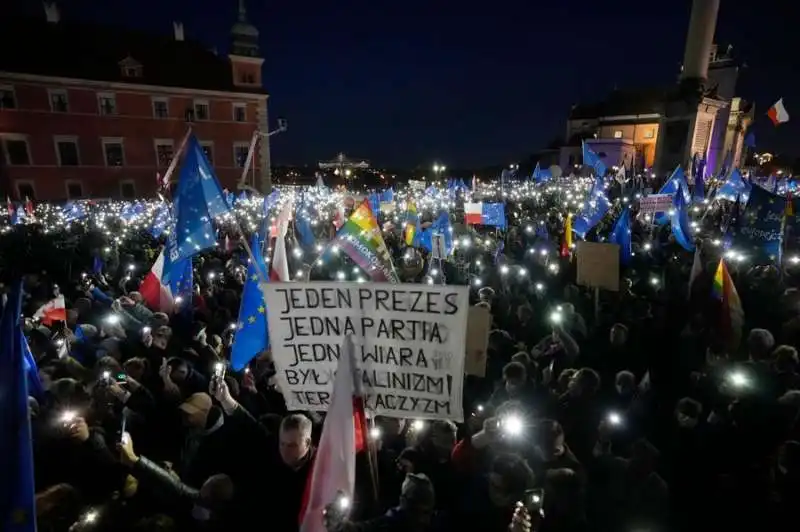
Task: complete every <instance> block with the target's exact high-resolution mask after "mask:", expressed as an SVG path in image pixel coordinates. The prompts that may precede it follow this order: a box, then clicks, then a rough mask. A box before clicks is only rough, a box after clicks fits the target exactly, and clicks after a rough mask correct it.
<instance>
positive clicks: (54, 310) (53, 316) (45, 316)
mask: <svg viewBox="0 0 800 532" xmlns="http://www.w3.org/2000/svg"><path fill="white" fill-rule="evenodd" d="M33 317H34V318H39V320H40V321H41V322H42V324H44V325H51V324H52V323H53V322H54V321H67V306H66V304H65V303H64V296H56V297H55V298H53V299H51V300H50V301H48V302H47V303H45V304H44V305H42V306H41V307H39V310H37V311H36V312H35V313H34V315H33Z"/></svg>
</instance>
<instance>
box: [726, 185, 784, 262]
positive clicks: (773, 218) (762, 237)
mask: <svg viewBox="0 0 800 532" xmlns="http://www.w3.org/2000/svg"><path fill="white" fill-rule="evenodd" d="M785 209H786V198H784V197H783V196H778V195H776V194H773V193H771V192H769V191H768V190H764V189H763V188H761V187H760V186H758V185H754V186H753V189H752V190H751V191H750V199H749V200H748V201H747V207H745V209H744V213H743V214H742V219H741V220H740V222H739V232H738V234H737V235H736V236H735V238H734V246H735V247H736V249H737V251H741V252H742V253H744V254H745V255H749V257H748V258H749V259H750V260H752V263H754V264H763V263H764V262H768V261H777V260H780V256H781V242H782V241H783V215H784V212H785Z"/></svg>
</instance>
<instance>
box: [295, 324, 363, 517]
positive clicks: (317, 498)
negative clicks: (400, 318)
mask: <svg viewBox="0 0 800 532" xmlns="http://www.w3.org/2000/svg"><path fill="white" fill-rule="evenodd" d="M334 379H335V380H334V381H333V397H332V398H331V405H330V407H329V408H328V415H327V417H326V418H325V424H324V425H323V427H322V437H321V438H320V441H319V448H318V449H317V455H316V457H315V458H314V465H313V467H312V469H311V473H310V474H309V476H308V480H307V481H306V489H305V493H304V494H303V502H302V504H301V506H300V516H299V517H300V532H325V525H324V524H323V522H322V517H323V511H324V509H325V507H326V506H327V505H329V504H331V503H333V502H334V500H335V499H336V496H337V494H338V493H339V492H341V493H342V494H343V495H344V496H345V497H348V498H349V499H350V500H351V501H352V497H353V493H354V491H355V484H356V453H358V452H359V451H361V450H364V449H366V446H367V440H366V437H367V431H366V416H365V415H364V403H363V401H362V400H361V397H360V394H359V387H358V385H357V378H356V365H355V347H354V346H353V340H352V339H351V338H350V337H349V336H347V337H345V339H344V342H343V344H342V351H341V356H340V357H339V364H338V366H337V368H336V377H335V378H334Z"/></svg>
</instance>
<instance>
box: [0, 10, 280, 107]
mask: <svg viewBox="0 0 800 532" xmlns="http://www.w3.org/2000/svg"><path fill="white" fill-rule="evenodd" d="M0 19H1V20H0V50H3V52H2V53H0V71H6V72H14V73H19V74H37V75H43V76H59V77H66V78H77V79H86V80H93V81H108V82H125V83H141V84H145V85H159V86H166V87H181V88H189V89H202V90H218V91H232V92H251V93H263V92H265V91H263V90H258V89H256V90H253V89H245V88H241V87H236V86H234V84H233V76H232V72H231V67H230V63H229V61H228V59H227V57H224V56H218V55H217V54H215V53H214V52H212V51H210V50H208V49H207V48H206V47H205V46H204V45H202V44H200V43H198V42H194V41H191V40H184V41H176V40H175V39H174V38H173V37H172V35H169V36H167V35H158V34H153V33H146V32H142V31H137V30H131V29H128V28H120V27H113V26H99V25H93V24H85V23H79V22H73V21H65V20H61V21H59V22H58V23H48V22H47V21H46V20H45V19H44V17H43V18H42V19H41V20H39V19H33V18H22V17H20V18H17V17H0ZM126 58H131V59H133V60H135V61H137V62H138V63H140V64H141V65H142V70H141V77H137V78H130V77H125V76H124V75H123V73H122V68H121V66H120V61H123V60H125V59H126Z"/></svg>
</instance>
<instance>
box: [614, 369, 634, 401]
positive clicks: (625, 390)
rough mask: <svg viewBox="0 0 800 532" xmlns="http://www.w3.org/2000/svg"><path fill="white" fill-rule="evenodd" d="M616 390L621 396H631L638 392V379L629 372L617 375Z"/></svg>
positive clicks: (625, 371) (615, 380) (621, 372)
mask: <svg viewBox="0 0 800 532" xmlns="http://www.w3.org/2000/svg"><path fill="white" fill-rule="evenodd" d="M614 388H615V389H616V390H617V393H618V394H619V395H623V396H630V395H633V393H634V392H635V391H636V377H635V376H634V375H633V373H631V372H630V371H628V370H622V371H620V372H619V373H617V376H616V378H615V379H614Z"/></svg>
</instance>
